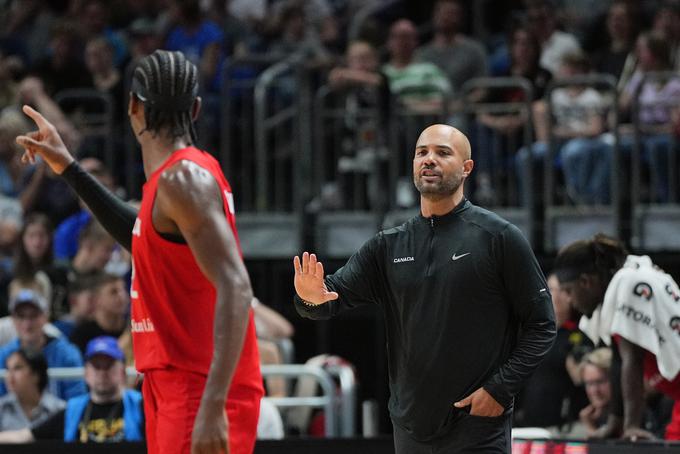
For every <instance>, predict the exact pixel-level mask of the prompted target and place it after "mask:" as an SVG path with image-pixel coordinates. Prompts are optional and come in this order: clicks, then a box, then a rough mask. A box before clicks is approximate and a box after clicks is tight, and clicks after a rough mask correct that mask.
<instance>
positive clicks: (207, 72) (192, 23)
mask: <svg viewBox="0 0 680 454" xmlns="http://www.w3.org/2000/svg"><path fill="white" fill-rule="evenodd" d="M170 7H171V15H172V18H173V20H174V21H175V22H176V25H175V26H174V27H173V28H172V29H171V30H170V32H169V34H168V37H167V38H166V40H165V47H164V48H165V49H167V50H178V51H180V52H182V53H183V54H184V55H186V57H187V58H188V59H189V60H190V61H191V62H193V63H194V64H195V65H196V66H197V67H198V70H199V74H200V84H201V87H203V88H204V89H206V90H208V91H212V92H218V91H219V87H220V80H219V79H220V78H219V70H220V66H221V64H222V60H223V59H224V55H223V50H222V43H223V41H224V34H223V33H222V30H221V29H220V27H219V25H217V24H215V23H214V22H212V21H210V20H207V19H205V18H204V17H203V14H202V12H201V8H200V5H199V4H198V2H196V1H193V0H172V1H171V2H170Z"/></svg>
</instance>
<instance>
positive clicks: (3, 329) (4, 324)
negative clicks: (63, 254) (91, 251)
mask: <svg viewBox="0 0 680 454" xmlns="http://www.w3.org/2000/svg"><path fill="white" fill-rule="evenodd" d="M25 289H30V290H34V291H35V292H37V293H38V294H40V295H44V296H45V298H48V297H49V295H51V294H52V284H50V279H49V278H48V277H47V274H45V273H43V272H42V271H38V272H37V273H35V275H33V276H30V277H24V278H15V279H12V280H11V281H10V283H9V286H8V291H7V293H8V296H9V301H12V300H13V299H14V298H15V297H16V296H17V295H18V294H19V293H20V292H21V290H25ZM8 306H9V304H8ZM48 316H49V314H48ZM43 331H44V332H45V335H46V336H48V337H59V336H61V333H60V332H59V330H58V329H57V328H56V327H55V326H54V325H52V324H51V323H47V324H45V326H44V327H43ZM16 337H17V330H16V328H15V324H14V318H13V317H12V316H11V315H8V316H6V317H2V318H0V347H2V346H5V345H7V344H8V343H9V342H11V341H12V340H14V339H15V338H16Z"/></svg>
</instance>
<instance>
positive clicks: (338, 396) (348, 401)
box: [0, 364, 356, 437]
mask: <svg viewBox="0 0 680 454" xmlns="http://www.w3.org/2000/svg"><path fill="white" fill-rule="evenodd" d="M260 369H261V371H262V376H263V377H265V378H266V377H273V376H278V377H289V378H296V379H299V378H301V377H311V378H313V379H314V380H315V381H316V383H317V384H318V385H319V386H320V388H321V396H310V397H268V398H267V399H268V400H269V401H270V402H271V403H272V404H274V405H275V406H276V407H279V408H290V407H310V408H323V410H324V416H325V417H324V419H325V432H326V436H328V437H338V436H343V437H352V436H354V435H355V434H356V379H355V376H354V371H353V370H352V369H351V368H350V367H349V366H341V365H334V366H329V367H328V368H326V369H324V368H321V367H319V366H311V365H304V364H276V365H262V366H260ZM47 374H48V376H49V377H50V379H55V380H80V379H82V378H83V376H84V375H85V368H84V367H51V368H49V369H48V370H47ZM6 375H7V370H6V369H0V379H4V378H5V376H6ZM126 375H127V376H128V377H129V378H134V377H138V376H142V375H143V374H140V373H139V372H137V370H136V369H135V368H134V367H127V368H126ZM333 377H337V379H338V381H339V392H337V391H336V385H335V382H334V380H333Z"/></svg>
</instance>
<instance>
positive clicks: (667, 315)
mask: <svg viewBox="0 0 680 454" xmlns="http://www.w3.org/2000/svg"><path fill="white" fill-rule="evenodd" d="M579 327H580V328H581V331H583V332H584V333H585V334H586V335H587V336H588V337H590V339H591V340H592V341H593V342H594V343H597V342H598V341H599V340H600V339H602V340H603V341H604V343H605V344H607V345H611V338H612V336H614V335H619V336H621V337H623V338H625V339H627V340H628V341H630V342H632V343H633V344H635V345H638V346H640V347H642V348H644V349H645V350H647V351H649V352H650V353H652V354H654V355H655V356H656V361H657V364H658V366H659V372H661V375H662V376H663V377H664V378H665V379H667V380H669V381H671V380H673V379H674V378H675V376H676V375H677V374H678V372H680V290H679V289H678V284H677V283H676V282H675V281H674V280H673V278H672V277H671V276H670V275H669V274H667V273H664V272H663V271H662V270H660V269H659V268H657V267H655V266H654V264H653V263H652V261H651V259H650V258H649V257H647V256H635V255H629V256H628V257H627V259H626V263H625V264H624V265H623V267H622V268H621V269H620V270H619V271H618V272H617V273H616V274H615V275H614V277H613V278H612V280H611V282H610V283H609V286H608V287H607V292H606V293H605V295H604V302H603V303H602V304H601V305H600V306H598V308H597V309H596V310H595V312H594V313H593V315H592V317H590V318H588V317H585V316H584V317H583V318H582V319H581V322H580V324H579Z"/></svg>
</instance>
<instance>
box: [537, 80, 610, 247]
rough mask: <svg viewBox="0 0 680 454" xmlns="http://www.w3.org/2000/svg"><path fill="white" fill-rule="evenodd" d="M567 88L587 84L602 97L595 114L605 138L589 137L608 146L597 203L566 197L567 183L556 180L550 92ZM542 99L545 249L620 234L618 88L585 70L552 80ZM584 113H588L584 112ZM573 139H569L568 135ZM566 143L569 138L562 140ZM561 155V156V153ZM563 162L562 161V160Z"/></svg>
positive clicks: (555, 148)
mask: <svg viewBox="0 0 680 454" xmlns="http://www.w3.org/2000/svg"><path fill="white" fill-rule="evenodd" d="M568 88H580V89H585V88H591V89H595V90H597V91H598V93H599V94H600V95H601V97H602V105H601V106H600V107H599V112H598V115H601V118H602V122H603V125H604V129H605V131H607V137H608V139H606V140H605V139H604V136H603V135H600V136H598V137H597V138H595V137H589V138H587V139H591V140H595V139H597V140H602V141H603V142H606V144H607V146H608V147H610V150H611V153H609V157H606V158H605V157H601V158H599V159H608V160H610V161H609V165H610V168H609V173H608V175H606V176H605V178H607V177H608V178H609V194H610V200H609V203H597V204H595V205H585V204H581V203H579V202H574V201H570V200H569V195H568V194H567V189H566V188H567V186H566V182H565V185H558V184H557V181H558V180H557V176H558V169H557V168H556V158H557V157H558V154H560V152H561V149H560V147H559V146H558V145H559V144H558V137H557V136H556V135H555V132H556V126H557V125H555V116H554V114H555V104H554V97H553V93H555V91H556V90H558V89H568ZM545 99H546V102H547V103H548V113H549V114H548V123H547V128H548V152H547V155H546V156H545V158H544V159H543V165H544V182H545V183H544V184H545V186H544V196H543V198H544V202H543V203H544V207H545V224H544V225H545V227H544V232H545V236H544V248H545V250H546V251H554V250H556V249H558V248H559V247H561V246H564V245H565V244H566V243H569V242H571V241H574V240H577V239H583V238H587V237H590V236H592V235H593V234H595V233H598V232H604V233H607V234H609V235H613V236H617V237H620V236H621V234H622V232H623V220H622V217H621V215H622V197H621V190H620V188H621V181H620V177H621V172H620V168H621V162H620V155H619V137H618V124H619V117H618V92H617V89H616V79H615V78H614V77H613V76H611V75H607V74H588V75H582V76H574V77H569V78H563V79H558V80H553V81H552V82H551V83H550V84H549V85H548V88H547V90H546V94H545ZM584 114H589V113H588V112H584ZM571 140H573V139H571ZM565 143H566V144H567V145H568V144H569V140H568V141H566V142H565ZM561 156H564V155H563V154H562V155H561ZM562 165H563V166H564V162H562ZM558 188H559V189H562V190H563V191H562V193H561V194H560V195H561V197H558V192H559V191H558Z"/></svg>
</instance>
